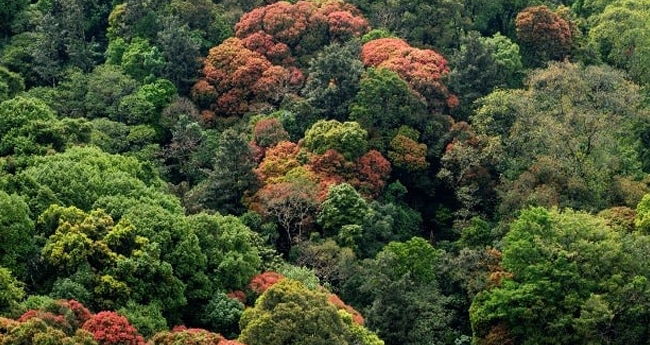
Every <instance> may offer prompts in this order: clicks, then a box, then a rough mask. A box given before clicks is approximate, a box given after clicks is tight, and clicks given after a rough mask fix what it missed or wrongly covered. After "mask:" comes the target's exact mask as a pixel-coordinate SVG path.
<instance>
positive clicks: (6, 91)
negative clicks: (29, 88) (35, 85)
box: [0, 66, 25, 102]
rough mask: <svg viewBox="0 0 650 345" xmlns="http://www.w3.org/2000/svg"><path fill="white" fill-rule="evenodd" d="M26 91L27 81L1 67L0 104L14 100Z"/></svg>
mask: <svg viewBox="0 0 650 345" xmlns="http://www.w3.org/2000/svg"><path fill="white" fill-rule="evenodd" d="M24 90H25V81H24V80H23V77H21V76H20V74H17V73H14V72H12V71H10V70H8V69H7V68H5V67H3V66H0V102H3V101H6V100H8V99H10V98H13V97H14V96H16V95H17V94H18V93H20V92H22V91H24Z"/></svg>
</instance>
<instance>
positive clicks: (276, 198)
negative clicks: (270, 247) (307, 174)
mask: <svg viewBox="0 0 650 345" xmlns="http://www.w3.org/2000/svg"><path fill="white" fill-rule="evenodd" d="M257 194H258V195H257V198H259V200H260V201H259V202H260V207H261V211H262V214H263V215H265V216H267V217H269V218H271V219H275V221H276V222H277V223H278V224H279V225H280V226H281V227H282V229H283V230H284V231H285V232H284V235H286V237H285V239H286V240H287V241H288V243H289V245H290V244H291V243H292V241H296V242H298V241H300V240H301V237H302V236H303V230H305V229H306V228H309V224H310V223H311V221H312V219H311V216H312V214H313V212H314V211H315V210H316V208H317V205H318V203H317V201H316V185H315V184H314V182H312V181H310V180H308V179H306V178H301V177H299V178H296V179H294V180H289V181H286V182H279V183H274V184H269V185H266V186H264V187H263V188H261V189H260V190H259V191H258V193H257Z"/></svg>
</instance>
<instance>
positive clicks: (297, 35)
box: [235, 1, 370, 67]
mask: <svg viewBox="0 0 650 345" xmlns="http://www.w3.org/2000/svg"><path fill="white" fill-rule="evenodd" d="M369 29H370V27H369V25H368V21H367V20H366V19H364V18H363V17H362V16H361V14H360V12H359V11H358V10H357V8H356V7H354V6H353V5H350V4H346V3H344V2H342V1H331V2H323V3H316V2H311V1H298V2H297V3H295V4H291V3H288V2H286V1H279V2H276V3H274V4H270V5H267V6H264V7H258V8H256V9H254V10H252V11H250V12H248V13H246V14H244V15H243V16H242V17H241V19H240V20H239V22H238V23H237V24H236V25H235V36H236V37H238V38H240V39H241V40H242V41H243V42H244V45H245V46H246V47H247V48H249V49H251V50H253V51H256V52H259V53H261V54H263V55H264V56H266V57H267V58H268V59H269V60H271V61H273V63H277V64H281V65H283V66H285V67H286V66H289V65H290V64H292V63H294V61H295V57H300V56H304V55H309V54H312V53H313V52H315V51H316V50H318V49H320V48H322V47H323V46H325V45H327V44H329V43H331V42H342V41H345V40H348V39H350V38H352V37H359V36H361V35H363V34H365V33H366V32H368V30H369Z"/></svg>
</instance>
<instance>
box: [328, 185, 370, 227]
mask: <svg viewBox="0 0 650 345" xmlns="http://www.w3.org/2000/svg"><path fill="white" fill-rule="evenodd" d="M368 212H370V208H369V207H368V205H367V203H366V201H365V200H364V199H363V198H362V197H361V195H359V193H358V192H357V191H356V190H355V189H354V187H352V186H351V185H349V184H347V183H342V184H338V185H332V186H331V187H330V188H329V190H328V192H327V196H326V197H325V201H323V203H322V204H321V207H320V211H319V213H318V215H317V218H316V220H317V222H318V223H319V224H320V225H321V226H322V227H323V232H324V235H325V236H327V237H330V236H334V235H336V234H337V233H339V231H340V230H341V228H342V227H343V226H345V225H361V224H362V223H363V218H364V216H366V215H367V214H368Z"/></svg>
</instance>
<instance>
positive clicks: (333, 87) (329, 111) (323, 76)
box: [302, 41, 363, 121]
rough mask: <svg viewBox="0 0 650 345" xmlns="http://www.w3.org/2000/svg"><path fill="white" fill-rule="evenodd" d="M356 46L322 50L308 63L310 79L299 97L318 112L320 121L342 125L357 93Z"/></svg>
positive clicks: (360, 65) (358, 62)
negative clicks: (332, 121)
mask: <svg viewBox="0 0 650 345" xmlns="http://www.w3.org/2000/svg"><path fill="white" fill-rule="evenodd" d="M359 50H360V49H359V46H358V43H357V42H354V41H353V42H351V43H348V44H346V45H344V46H341V45H339V44H337V43H335V44H332V45H329V46H327V47H325V48H324V49H323V50H322V51H321V52H320V53H319V54H318V55H317V56H316V57H315V58H314V59H312V60H311V61H310V66H309V75H308V76H307V82H306V85H305V87H304V88H303V90H302V93H303V94H304V95H305V96H306V97H307V99H308V100H309V101H310V103H312V105H313V106H314V108H316V109H318V111H319V113H321V114H322V116H321V117H324V118H327V119H336V120H339V121H344V120H346V119H347V115H348V105H349V104H350V101H351V99H352V98H353V97H354V95H355V94H356V93H357V90H358V88H359V79H360V78H361V73H362V72H363V63H362V62H361V60H359V58H358V56H359Z"/></svg>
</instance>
